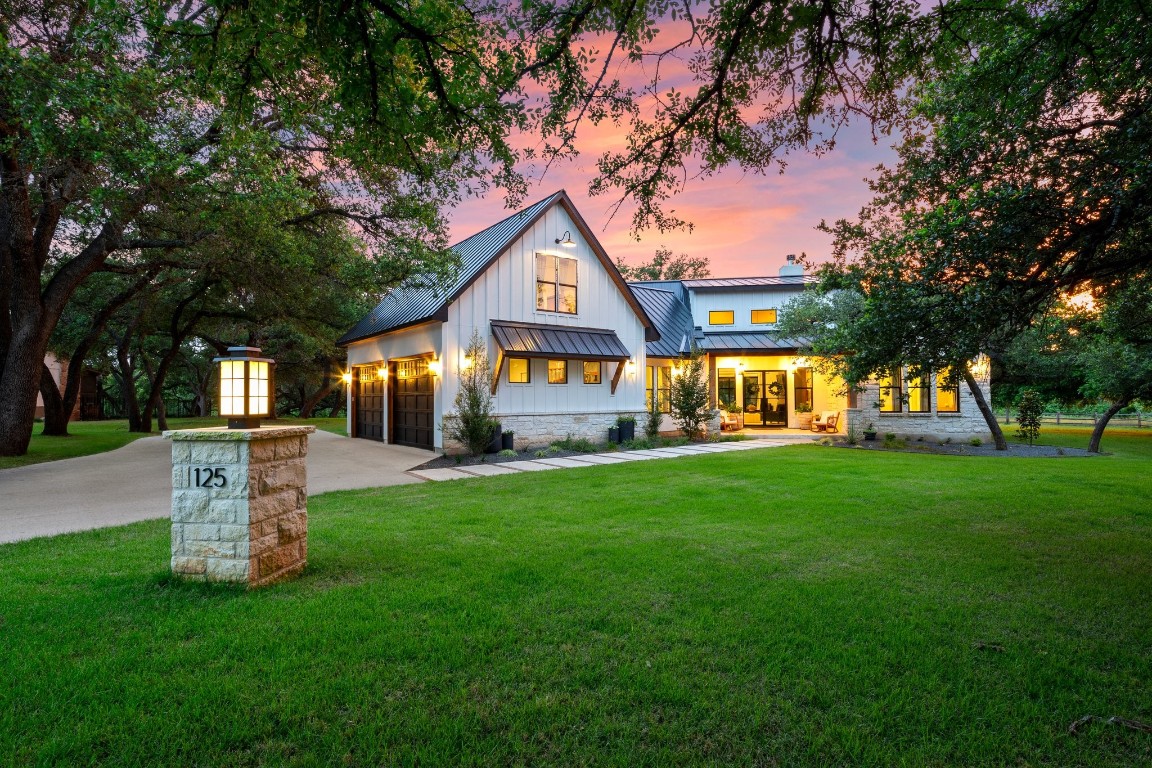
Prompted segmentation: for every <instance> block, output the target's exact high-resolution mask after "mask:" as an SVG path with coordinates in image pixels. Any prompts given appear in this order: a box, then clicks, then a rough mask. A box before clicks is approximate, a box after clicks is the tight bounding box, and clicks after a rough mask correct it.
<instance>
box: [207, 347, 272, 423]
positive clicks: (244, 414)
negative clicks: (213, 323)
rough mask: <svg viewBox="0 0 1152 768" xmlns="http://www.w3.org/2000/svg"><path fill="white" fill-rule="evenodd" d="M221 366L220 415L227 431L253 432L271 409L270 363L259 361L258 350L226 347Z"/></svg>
mask: <svg viewBox="0 0 1152 768" xmlns="http://www.w3.org/2000/svg"><path fill="white" fill-rule="evenodd" d="M212 362H215V363H220V415H221V416H224V417H227V419H228V428H229V429H256V428H257V427H259V426H260V418H261V417H262V416H264V417H266V416H268V415H269V408H270V407H271V405H272V395H271V393H272V370H273V362H274V361H273V360H272V359H271V358H267V357H260V348H259V347H228V357H217V358H216V359H215V360H213V361H212Z"/></svg>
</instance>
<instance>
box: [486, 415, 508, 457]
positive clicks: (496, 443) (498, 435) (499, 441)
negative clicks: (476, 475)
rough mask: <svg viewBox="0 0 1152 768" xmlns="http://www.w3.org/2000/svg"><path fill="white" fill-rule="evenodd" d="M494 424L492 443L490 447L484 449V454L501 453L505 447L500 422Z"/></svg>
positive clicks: (489, 444)
mask: <svg viewBox="0 0 1152 768" xmlns="http://www.w3.org/2000/svg"><path fill="white" fill-rule="evenodd" d="M491 424H492V441H491V442H489V443H488V447H487V448H485V449H484V453H500V451H501V449H502V448H503V446H504V440H503V437H502V434H503V431H502V430H501V429H500V422H498V421H493V422H491Z"/></svg>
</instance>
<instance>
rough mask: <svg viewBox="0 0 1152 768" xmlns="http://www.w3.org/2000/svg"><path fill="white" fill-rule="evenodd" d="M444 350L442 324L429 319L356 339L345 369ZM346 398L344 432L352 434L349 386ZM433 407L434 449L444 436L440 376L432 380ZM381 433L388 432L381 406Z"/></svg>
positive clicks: (389, 393)
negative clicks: (402, 328) (435, 415)
mask: <svg viewBox="0 0 1152 768" xmlns="http://www.w3.org/2000/svg"><path fill="white" fill-rule="evenodd" d="M443 352H444V332H443V323H440V322H435V321H433V322H429V323H424V324H423V325H417V326H414V327H412V328H406V329H404V330H401V331H393V332H392V333H387V334H385V335H383V336H376V337H373V338H371V339H365V340H363V341H355V342H353V343H351V344H349V345H348V370H352V368H353V367H355V366H357V365H372V364H373V363H386V362H388V361H389V360H396V359H398V358H405V357H417V356H419V355H425V354H428V353H432V355H434V356H435V357H438V358H440V357H443ZM391 383H392V382H390V381H389V382H388V386H389V388H388V389H386V392H387V394H388V397H391V389H390V387H391ZM347 391H348V401H347V403H346V405H347V413H348V417H347V419H346V425H347V430H348V432H347V434H349V435H350V434H352V388H351V387H348V390H347ZM433 402H434V404H435V408H436V414H437V418H436V439H435V446H436V447H437V448H441V447H443V443H444V436H443V434H442V431H441V428H440V418H439V414H441V413H443V412H444V410H443V403H444V400H443V386H441V383H440V381H439V377H437V380H436V382H435V397H434V399H433ZM384 434H385V435H387V434H388V408H387V407H385V408H384Z"/></svg>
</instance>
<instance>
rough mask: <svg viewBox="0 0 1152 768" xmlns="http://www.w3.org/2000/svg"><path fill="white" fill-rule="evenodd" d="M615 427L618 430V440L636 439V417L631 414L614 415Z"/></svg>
mask: <svg viewBox="0 0 1152 768" xmlns="http://www.w3.org/2000/svg"><path fill="white" fill-rule="evenodd" d="M616 428H617V429H618V430H620V440H619V442H625V441H627V440H635V439H636V417H635V416H633V415H632V414H630V413H628V414H624V415H622V416H617V417H616Z"/></svg>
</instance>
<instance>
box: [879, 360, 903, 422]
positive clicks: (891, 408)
mask: <svg viewBox="0 0 1152 768" xmlns="http://www.w3.org/2000/svg"><path fill="white" fill-rule="evenodd" d="M903 395H904V393H903V392H901V391H900V369H899V368H896V369H894V370H892V371H889V372H888V375H887V376H881V377H880V413H900V411H901V410H902V409H901V405H902V404H903V403H902V398H903Z"/></svg>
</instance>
